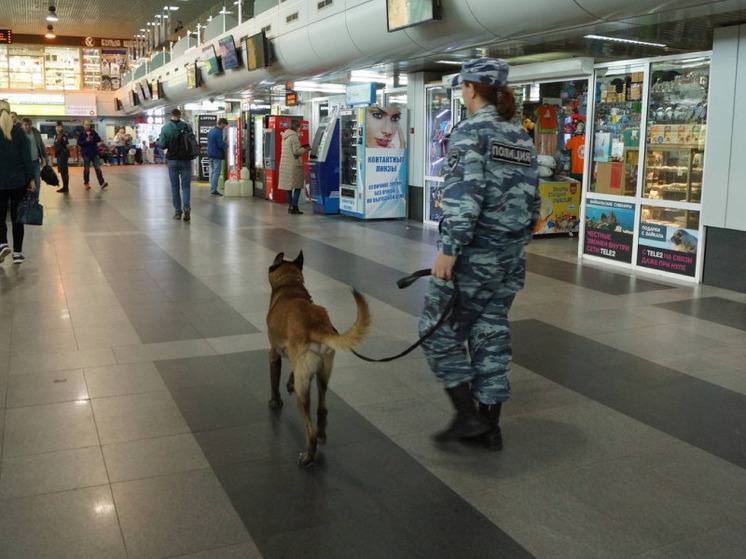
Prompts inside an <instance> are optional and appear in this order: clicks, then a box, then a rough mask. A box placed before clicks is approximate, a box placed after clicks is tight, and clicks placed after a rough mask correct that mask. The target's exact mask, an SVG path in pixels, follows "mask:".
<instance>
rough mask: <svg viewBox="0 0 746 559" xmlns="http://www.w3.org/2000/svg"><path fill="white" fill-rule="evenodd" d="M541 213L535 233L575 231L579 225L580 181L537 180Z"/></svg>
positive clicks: (548, 233)
mask: <svg viewBox="0 0 746 559" xmlns="http://www.w3.org/2000/svg"><path fill="white" fill-rule="evenodd" d="M539 195H540V196H541V213H540V215H539V221H538V222H537V223H536V228H535V229H534V234H535V235H551V234H555V233H575V232H577V231H578V226H579V225H580V183H579V182H577V181H560V182H549V181H539Z"/></svg>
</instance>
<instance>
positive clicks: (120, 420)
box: [91, 391, 189, 445]
mask: <svg viewBox="0 0 746 559" xmlns="http://www.w3.org/2000/svg"><path fill="white" fill-rule="evenodd" d="M91 405H92V406H93V413H94V415H95V418H96V426H97V427H98V433H99V437H100V438H101V444H104V445H106V444H113V443H120V442H126V441H134V440H138V439H146V438H152V437H163V436H166V435H176V434H179V433H186V432H188V431H189V428H188V427H187V425H186V423H185V422H184V418H183V417H182V416H181V413H180V412H179V408H177V407H176V404H175V403H174V400H173V398H172V397H171V394H169V393H168V392H167V391H161V392H147V393H144V394H134V395H128V396H114V397H111V398H98V399H95V400H92V401H91Z"/></svg>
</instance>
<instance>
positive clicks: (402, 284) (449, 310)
mask: <svg viewBox="0 0 746 559" xmlns="http://www.w3.org/2000/svg"><path fill="white" fill-rule="evenodd" d="M429 275H431V271H430V269H429V268H428V269H424V270H417V271H416V272H415V273H413V274H411V275H409V276H407V277H405V278H401V279H400V280H399V281H397V282H396V285H398V286H399V289H406V288H407V287H409V286H410V285H412V284H413V283H414V282H416V281H417V280H418V279H420V278H424V277H427V276H429ZM457 305H458V284H457V283H456V276H455V275H454V277H453V297H451V299H450V300H449V301H448V304H447V305H446V308H445V309H443V314H442V315H441V316H440V318H439V319H438V322H436V323H435V324H433V326H432V327H430V329H429V330H428V331H427V332H425V334H424V335H422V336H421V337H420V339H419V340H417V341H416V342H415V343H413V344H412V345H411V346H409V347H408V348H407V349H405V350H404V351H402V352H401V353H397V354H396V355H392V356H391V357H384V358H381V359H373V358H371V357H366V356H365V355H362V354H360V353H358V352H357V351H355V350H354V349H353V350H351V351H352V354H353V355H355V356H356V357H358V358H360V359H362V360H363V361H367V362H368V363H388V362H390V361H395V360H397V359H400V358H401V357H404V356H405V355H409V354H410V353H412V352H413V351H414V350H415V349H417V348H418V347H420V346H421V345H422V344H423V343H424V342H425V341H426V340H427V339H428V338H430V336H432V335H433V334H434V333H435V331H436V330H437V329H438V328H440V327H441V326H443V324H444V323H445V321H446V320H448V319H449V318H450V317H451V315H452V314H453V311H454V310H455V309H456V306H457Z"/></svg>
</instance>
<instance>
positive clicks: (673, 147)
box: [643, 59, 710, 203]
mask: <svg viewBox="0 0 746 559" xmlns="http://www.w3.org/2000/svg"><path fill="white" fill-rule="evenodd" d="M650 72H651V74H650V84H651V85H650V99H649V104H648V132H647V136H648V143H647V148H646V155H645V182H644V191H643V196H644V197H645V198H650V199H656V200H671V201H677V202H693V203H699V202H701V200H702V177H703V172H704V147H705V136H706V132H707V91H708V87H709V74H710V63H709V59H694V60H675V61H664V62H657V63H655V64H652V65H651V68H650Z"/></svg>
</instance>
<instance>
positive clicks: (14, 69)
mask: <svg viewBox="0 0 746 559" xmlns="http://www.w3.org/2000/svg"><path fill="white" fill-rule="evenodd" d="M8 70H9V77H10V79H9V82H10V87H11V88H12V89H44V85H45V84H44V47H35V46H34V47H32V46H20V45H11V46H10V47H8Z"/></svg>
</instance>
